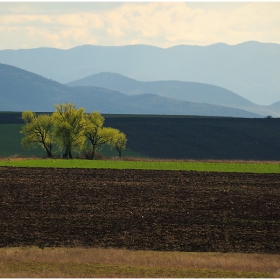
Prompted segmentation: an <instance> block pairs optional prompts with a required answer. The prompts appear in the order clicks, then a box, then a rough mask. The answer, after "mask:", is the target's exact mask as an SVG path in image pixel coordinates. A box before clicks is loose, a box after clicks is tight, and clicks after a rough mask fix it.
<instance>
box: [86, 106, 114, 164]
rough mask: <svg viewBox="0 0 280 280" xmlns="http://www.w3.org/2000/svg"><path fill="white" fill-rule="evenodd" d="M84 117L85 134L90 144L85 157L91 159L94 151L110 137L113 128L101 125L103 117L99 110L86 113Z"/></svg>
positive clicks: (108, 140)
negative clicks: (89, 149) (88, 151)
mask: <svg viewBox="0 0 280 280" xmlns="http://www.w3.org/2000/svg"><path fill="white" fill-rule="evenodd" d="M85 118H86V128H85V136H86V138H87V139H88V141H89V143H90V146H91V151H90V154H87V157H88V158H89V159H93V158H94V155H95V152H96V151H97V150H98V149H100V148H101V147H102V146H103V145H104V144H106V143H109V142H110V140H111V139H112V137H113V128H110V127H103V124H104V121H105V119H104V117H103V116H102V115H101V114H100V113H99V112H96V111H95V112H93V113H90V114H87V115H86V117H85Z"/></svg>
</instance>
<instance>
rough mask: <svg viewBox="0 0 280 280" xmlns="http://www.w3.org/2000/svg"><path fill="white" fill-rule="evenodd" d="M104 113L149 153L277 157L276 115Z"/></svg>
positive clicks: (0, 116) (16, 119) (4, 117)
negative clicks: (259, 116) (251, 116)
mask: <svg viewBox="0 0 280 280" xmlns="http://www.w3.org/2000/svg"><path fill="white" fill-rule="evenodd" d="M104 117H105V126H109V127H114V128H118V129H120V130H121V131H123V132H124V133H125V134H126V135H127V138H128V142H127V148H128V149H130V150H131V151H134V152H137V153H140V154H143V155H145V156H148V157H154V158H170V159H227V160H234V159H235V160H237V159H242V160H280V144H279V143H280V119H279V118H261V119H257V118H253V119H249V118H222V117H194V116H192V117H191V116H189V117H186V116H151V115H146V116H145V115H106V114H105V115H104ZM3 123H6V124H7V123H8V124H13V123H22V120H21V113H0V124H3ZM0 129H1V125H0ZM16 135H18V136H17V137H19V138H20V137H22V136H21V135H20V134H19V133H18V134H16ZM7 137H15V134H12V135H11V136H9V135H7ZM11 142H12V141H11ZM13 142H14V139H13ZM18 143H20V140H18ZM0 149H1V143H0Z"/></svg>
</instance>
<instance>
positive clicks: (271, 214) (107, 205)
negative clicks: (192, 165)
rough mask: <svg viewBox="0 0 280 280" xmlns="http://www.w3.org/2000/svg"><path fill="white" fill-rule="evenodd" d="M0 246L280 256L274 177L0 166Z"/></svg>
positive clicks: (279, 184) (279, 181) (278, 193)
mask: <svg viewBox="0 0 280 280" xmlns="http://www.w3.org/2000/svg"><path fill="white" fill-rule="evenodd" d="M0 194H1V196H0V215H1V216H0V232H1V235H0V247H5V246H29V245H35V246H39V247H42V248H43V247H46V246H85V247H87V246H92V247H117V248H128V249H147V250H164V251H197V252H203V251H220V252H246V253H253V252H257V253H279V252H280V203H279V201H280V174H245V173H244V174H243V173H214V172H213V173H212V172H183V171H144V170H108V169H51V168H48V169H46V168H45V169H42V168H6V167H1V168H0Z"/></svg>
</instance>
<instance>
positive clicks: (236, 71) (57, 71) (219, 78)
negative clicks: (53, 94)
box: [0, 41, 280, 105]
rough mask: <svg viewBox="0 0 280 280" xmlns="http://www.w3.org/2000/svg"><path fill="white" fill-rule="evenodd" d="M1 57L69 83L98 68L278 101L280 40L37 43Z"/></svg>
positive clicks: (263, 101)
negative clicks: (52, 45)
mask: <svg viewBox="0 0 280 280" xmlns="http://www.w3.org/2000/svg"><path fill="white" fill-rule="evenodd" d="M0 63H5V64H9V65H13V66H16V67H19V68H22V69H25V70H28V71H31V72H33V73H36V74H39V75H42V76H44V77H46V78H49V79H53V80H55V81H58V82H60V83H67V82H71V81H74V80H77V79H81V78H84V77H86V76H89V75H92V74H97V73H100V72H113V73H119V74H121V75H124V76H127V77H130V78H133V79H136V80H139V81H159V80H177V81H189V82H196V83H205V84H209V85H210V84H211V85H216V86H219V87H222V88H225V89H227V90H230V91H232V92H234V93H237V94H238V95H240V96H242V97H244V98H246V99H248V100H250V101H252V102H254V103H257V104H263V105H270V104H272V103H275V102H278V101H280V79H279V77H280V45H279V44H271V43H260V42H253V41H251V42H244V43H241V44H238V45H233V46H231V45H227V44H223V43H218V44H214V45H210V46H205V47H204V46H203V47H202V46H191V45H178V46H174V47H171V48H167V49H163V48H158V47H153V46H148V45H130V46H120V47H113V46H112V47H103V46H94V45H84V46H79V47H75V48H72V49H69V50H61V49H54V48H37V49H21V50H2V51H0Z"/></svg>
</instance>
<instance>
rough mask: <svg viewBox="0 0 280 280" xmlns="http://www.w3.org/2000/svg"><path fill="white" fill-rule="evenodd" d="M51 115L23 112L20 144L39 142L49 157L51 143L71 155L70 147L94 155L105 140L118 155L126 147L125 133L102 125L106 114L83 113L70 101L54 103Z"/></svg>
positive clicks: (91, 157)
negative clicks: (53, 110)
mask: <svg viewBox="0 0 280 280" xmlns="http://www.w3.org/2000/svg"><path fill="white" fill-rule="evenodd" d="M54 107H55V112H54V113H53V114H52V115H46V114H42V115H39V116H36V114H35V113H33V112H31V111H29V110H28V111H25V112H23V113H22V119H23V120H24V122H25V126H24V127H23V128H22V131H21V133H23V134H24V135H25V136H24V138H23V139H22V145H23V147H30V146H31V145H38V144H39V145H40V146H41V147H43V148H44V149H45V150H46V152H47V156H48V157H52V148H53V146H54V145H56V147H57V148H58V149H60V150H61V149H64V153H63V157H64V158H72V152H73V151H77V152H79V151H88V150H89V151H90V152H86V155H87V158H89V159H93V158H94V155H95V153H96V151H97V150H98V149H101V148H102V146H103V145H105V144H108V145H110V146H111V147H114V148H116V149H117V151H118V153H119V156H121V152H122V151H123V150H124V149H125V147H126V141H127V139H126V136H125V134H124V133H122V132H120V131H119V130H118V129H115V128H111V127H104V126H103V125H104V121H105V118H104V117H103V116H102V115H101V114H100V113H99V112H97V111H95V112H92V113H89V114H86V113H85V110H84V108H79V109H78V108H76V106H75V105H74V104H72V103H63V104H56V105H54Z"/></svg>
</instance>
